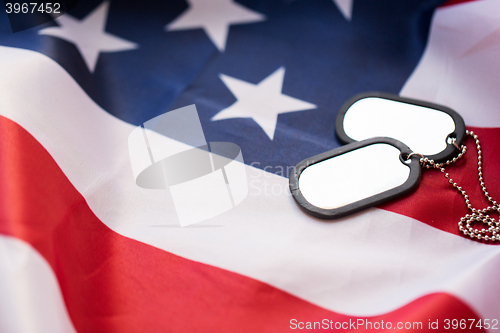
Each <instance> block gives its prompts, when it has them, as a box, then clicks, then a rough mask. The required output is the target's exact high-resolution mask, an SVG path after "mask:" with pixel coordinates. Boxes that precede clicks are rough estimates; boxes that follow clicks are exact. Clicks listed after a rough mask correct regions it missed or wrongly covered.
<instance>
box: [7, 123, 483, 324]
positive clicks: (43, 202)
mask: <svg viewBox="0 0 500 333" xmlns="http://www.w3.org/2000/svg"><path fill="white" fill-rule="evenodd" d="M0 170H1V173H0V198H1V200H0V205H1V210H0V233H2V234H5V235H10V236H13V237H17V238H19V239H22V240H24V241H25V242H27V243H29V244H31V246H33V247H34V248H35V249H36V250H37V251H38V252H39V253H40V254H41V255H42V256H43V257H44V258H45V259H46V260H47V262H48V263H49V264H50V266H51V267H52V269H53V270H54V272H55V275H56V277H57V280H58V282H59V285H60V288H61V291H62V295H63V297H64V301H65V303H66V306H67V309H68V312H69V315H70V317H71V320H72V321H73V323H74V325H75V327H76V329H77V330H78V331H79V332H283V331H289V330H290V320H291V319H293V318H296V319H297V320H299V321H320V320H323V319H328V320H333V321H348V320H349V319H356V318H353V317H349V316H344V315H341V314H337V313H334V312H331V311H327V310H325V309H323V308H320V307H318V306H315V305H313V304H311V303H308V302H306V301H304V300H302V299H299V298H297V297H294V296H292V295H290V294H288V293H286V292H283V291H281V290H279V289H276V288H274V287H272V286H270V285H267V284H265V283H262V282H259V281H256V280H253V279H251V278H248V277H245V276H242V275H239V274H236V273H232V272H229V271H226V270H223V269H219V268H216V267H212V266H209V265H204V264H201V263H197V262H193V261H190V260H186V259H183V258H181V257H178V256H176V255H173V254H171V253H168V252H165V251H162V250H159V249H157V248H154V247H152V246H149V245H146V244H143V243H140V242H138V241H135V240H132V239H129V238H126V237H123V236H120V235H119V234H117V233H115V232H113V231H112V230H110V229H109V228H108V227H106V226H105V225H104V224H103V223H102V222H101V221H99V220H98V218H97V217H96V216H95V215H94V214H93V213H92V211H91V210H90V208H89V207H88V206H87V203H86V202H85V200H84V199H83V197H82V196H81V195H80V193H78V191H77V190H76V189H75V188H74V187H73V186H72V185H71V183H70V182H69V180H68V179H67V178H66V176H65V175H64V174H63V172H62V171H61V170H60V169H59V167H58V166H57V165H56V163H55V161H54V160H53V159H52V157H51V156H50V155H49V154H48V152H47V151H46V150H45V149H44V148H43V147H42V146H41V145H40V144H39V143H38V142H37V141H36V140H35V139H34V138H33V137H32V136H31V135H30V134H29V133H27V132H26V131H25V130H24V129H22V128H21V127H20V126H18V125H17V124H15V123H13V122H12V121H10V120H8V119H6V118H3V117H0ZM446 318H448V319H453V318H456V319H461V318H463V319H469V318H470V319H475V318H477V316H476V315H475V314H474V313H473V311H471V309H469V308H468V307H467V306H466V305H465V304H464V303H462V302H461V301H460V300H458V299H457V298H455V297H453V296H451V295H448V294H444V293H441V294H439V293H438V294H431V295H427V296H424V297H422V298H419V299H417V300H415V301H413V302H411V303H409V304H407V305H406V306H404V307H402V308H400V309H398V310H396V311H394V312H391V313H388V314H385V315H382V316H378V317H374V318H370V320H371V321H372V322H375V321H378V322H380V321H381V320H384V322H387V321H391V322H393V323H394V325H396V323H397V322H398V321H403V322H404V321H410V322H413V321H421V322H422V323H423V325H424V326H423V327H424V328H427V326H426V325H428V320H429V319H431V320H432V321H434V320H439V322H440V325H442V324H443V320H444V319H446ZM23 320H28V319H27V318H23Z"/></svg>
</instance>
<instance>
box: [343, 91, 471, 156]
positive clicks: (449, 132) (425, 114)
mask: <svg viewBox="0 0 500 333" xmlns="http://www.w3.org/2000/svg"><path fill="white" fill-rule="evenodd" d="M335 130H336V133H337V136H338V138H339V139H340V141H342V142H343V143H351V142H354V141H361V140H364V139H368V138H372V137H377V136H385V137H390V138H394V139H396V140H399V141H401V142H404V143H405V144H406V145H408V147H410V148H411V150H413V151H414V152H416V153H419V154H422V155H423V156H425V157H427V158H429V159H432V160H434V161H436V162H444V161H446V160H449V159H451V158H452V157H453V156H454V155H456V154H457V153H458V150H457V149H456V147H455V146H454V145H453V144H452V141H451V138H454V139H456V141H455V144H456V145H458V146H459V147H460V146H461V144H462V141H463V139H464V137H465V123H464V120H463V119H462V117H461V116H460V115H459V114H458V113H456V112H455V111H453V110H451V109H450V108H447V107H445V106H441V105H437V104H432V103H427V102H422V101H417V100H413V99H409V98H403V97H399V96H397V95H391V94H385V93H363V94H360V95H357V96H355V97H353V98H352V99H350V100H349V101H347V102H346V103H345V104H344V105H343V106H342V108H341V109H340V111H339V114H338V116H337V121H336V123H335Z"/></svg>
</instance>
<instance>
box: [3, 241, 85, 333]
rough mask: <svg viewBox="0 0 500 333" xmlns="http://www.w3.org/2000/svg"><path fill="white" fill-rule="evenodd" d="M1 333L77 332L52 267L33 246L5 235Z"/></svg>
mask: <svg viewBox="0 0 500 333" xmlns="http://www.w3.org/2000/svg"><path fill="white" fill-rule="evenodd" d="M0 332H9V333H10V332H12V333H14V332H23V333H35V332H47V333H57V332H76V331H75V329H74V327H73V324H72V323H71V320H70V318H69V315H68V313H67V311H66V308H65V305H64V301H63V298H62V294H61V291H60V290H59V285H58V284H57V280H56V277H55V275H54V272H53V271H52V269H51V267H50V266H49V264H48V263H47V262H46V261H45V259H44V258H43V257H42V256H41V255H40V254H39V253H38V252H37V251H36V250H35V249H33V248H32V247H31V246H30V245H28V244H26V243H25V242H23V241H21V240H18V239H15V238H12V237H7V236H3V235H0Z"/></svg>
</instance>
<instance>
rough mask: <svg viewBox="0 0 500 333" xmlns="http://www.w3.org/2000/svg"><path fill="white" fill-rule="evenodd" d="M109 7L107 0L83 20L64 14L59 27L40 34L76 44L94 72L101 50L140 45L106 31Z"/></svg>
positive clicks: (39, 32) (129, 48) (109, 50)
mask: <svg viewBox="0 0 500 333" xmlns="http://www.w3.org/2000/svg"><path fill="white" fill-rule="evenodd" d="M108 9H109V2H108V1H105V2H103V3H102V4H101V5H100V6H98V7H97V8H96V9H94V10H93V11H92V12H91V13H90V14H88V15H87V16H86V17H85V18H84V19H82V20H78V19H76V18H74V17H72V16H70V15H68V14H65V15H62V16H60V17H58V18H57V19H56V22H57V23H58V24H59V27H50V28H45V29H42V30H40V31H38V34H40V35H49V36H53V37H57V38H61V39H64V40H67V41H68V42H70V43H73V44H75V46H76V48H77V49H78V51H80V54H81V55H82V58H83V60H84V61H85V64H86V65H87V67H88V68H89V70H90V72H93V71H94V69H95V66H96V64H97V58H98V57H99V53H100V52H119V51H126V50H132V49H135V48H137V47H138V45H137V44H135V43H132V42H130V41H128V40H125V39H122V38H120V37H117V36H115V35H112V34H110V33H107V32H105V28H106V19H107V17H108Z"/></svg>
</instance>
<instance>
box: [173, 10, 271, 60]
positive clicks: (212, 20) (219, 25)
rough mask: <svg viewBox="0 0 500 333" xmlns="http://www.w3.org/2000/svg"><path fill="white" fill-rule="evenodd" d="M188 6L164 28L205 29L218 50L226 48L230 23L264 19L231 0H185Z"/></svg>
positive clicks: (262, 16) (259, 14) (221, 50)
mask: <svg viewBox="0 0 500 333" xmlns="http://www.w3.org/2000/svg"><path fill="white" fill-rule="evenodd" d="M187 2H188V3H189V8H188V9H187V10H186V11H185V12H184V13H183V14H182V15H180V16H179V17H178V18H176V19H175V20H174V21H172V22H171V23H169V24H168V25H166V26H165V30H167V31H171V30H186V29H198V28H202V29H204V30H205V32H206V34H207V35H208V37H209V38H210V39H211V40H212V42H213V43H214V44H215V46H216V47H217V48H218V49H219V51H220V52H223V51H224V49H225V48H226V41H227V35H228V32H229V26H230V25H231V24H241V23H252V22H260V21H264V20H265V19H266V17H265V16H264V15H262V14H261V13H257V12H254V11H253V10H250V9H248V8H246V7H243V6H242V5H240V4H238V3H235V2H233V1H232V0H187Z"/></svg>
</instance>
